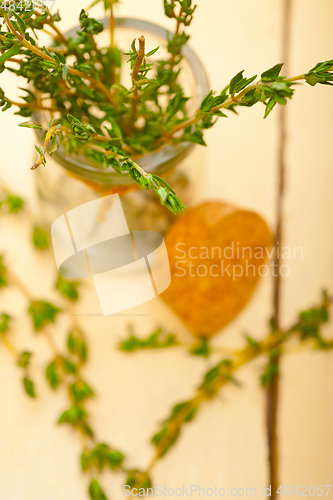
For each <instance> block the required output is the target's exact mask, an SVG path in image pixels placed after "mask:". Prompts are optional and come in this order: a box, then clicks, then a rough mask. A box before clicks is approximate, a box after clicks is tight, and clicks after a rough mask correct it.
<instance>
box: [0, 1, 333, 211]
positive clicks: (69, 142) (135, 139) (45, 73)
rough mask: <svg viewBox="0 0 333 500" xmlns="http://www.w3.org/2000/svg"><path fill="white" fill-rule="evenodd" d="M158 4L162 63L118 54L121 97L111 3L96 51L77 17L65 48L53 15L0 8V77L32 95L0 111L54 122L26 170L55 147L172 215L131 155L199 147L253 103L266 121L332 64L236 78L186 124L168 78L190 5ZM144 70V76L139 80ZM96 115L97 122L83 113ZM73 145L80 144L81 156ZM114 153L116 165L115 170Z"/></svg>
mask: <svg viewBox="0 0 333 500" xmlns="http://www.w3.org/2000/svg"><path fill="white" fill-rule="evenodd" d="M99 1H101V0H97V1H96V2H94V3H93V4H92V5H96V4H97V3H99ZM163 1H164V10H165V14H166V16H167V17H168V18H170V19H174V20H175V22H176V30H175V33H174V35H173V37H172V38H171V39H169V40H168V42H167V50H168V53H169V54H168V57H167V58H166V59H164V60H161V59H160V60H157V61H155V62H152V63H149V64H148V63H147V61H146V60H147V58H148V57H152V56H154V55H155V54H156V53H157V49H158V48H155V49H153V50H151V51H150V52H148V53H146V51H145V39H144V37H143V36H141V37H139V47H138V48H137V46H136V43H135V41H134V42H133V44H132V47H131V51H130V52H127V53H126V52H125V55H128V56H129V60H128V62H129V63H130V71H131V77H132V86H131V88H126V87H125V86H124V85H122V84H121V83H119V68H120V67H121V65H122V60H121V52H120V50H119V48H117V47H116V46H115V43H114V26H115V22H114V4H115V3H117V2H116V1H115V0H103V2H102V3H103V6H104V9H105V11H106V12H107V13H108V15H109V16H110V42H111V43H110V46H109V47H104V48H99V47H98V39H97V37H98V34H99V33H101V32H102V31H103V25H102V24H101V23H100V22H99V21H97V20H96V19H94V18H93V17H91V16H90V15H89V14H88V13H87V12H86V11H85V10H84V9H82V10H81V12H80V14H79V23H80V28H81V29H80V31H78V33H77V37H76V38H70V39H67V38H66V37H65V35H63V33H62V32H61V30H60V29H59V28H58V26H57V24H58V22H59V21H60V20H61V18H60V16H59V14H55V15H52V14H51V13H50V11H49V10H48V9H47V8H46V10H44V9H43V11H38V10H36V9H35V8H34V6H33V3H32V4H30V6H27V8H25V10H24V11H23V10H22V5H21V4H22V2H19V1H18V0H12V1H11V3H10V6H9V4H8V6H7V4H2V6H1V8H0V18H1V17H2V18H3V20H4V22H5V25H6V26H7V31H6V30H1V31H0V51H1V55H0V71H4V70H8V71H11V72H13V73H15V74H16V75H17V76H20V77H23V78H25V79H26V80H27V82H30V83H31V84H32V87H33V89H34V90H33V91H32V90H31V89H23V90H24V91H25V93H26V95H25V96H23V98H22V99H23V102H22V103H20V102H16V101H12V100H11V99H9V98H8V97H7V96H6V95H5V92H4V91H3V90H2V89H0V106H1V107H2V109H3V110H7V109H9V108H10V107H11V106H13V105H14V106H17V107H18V108H19V109H18V111H17V112H16V113H17V114H19V115H21V116H24V117H30V116H31V115H32V113H33V112H35V111H36V110H42V111H43V110H48V111H49V112H50V113H51V115H52V116H53V118H54V119H55V122H53V123H54V124H53V125H49V127H48V129H47V131H46V135H45V136H44V138H43V139H42V140H43V141H44V142H43V144H42V146H36V149H37V151H38V153H39V158H38V160H37V162H36V163H35V164H34V165H33V167H32V169H35V168H37V167H39V166H41V165H45V163H46V153H47V148H48V147H50V151H49V152H50V153H52V152H55V151H56V150H57V149H58V147H59V145H60V143H62V144H63V146H64V148H65V150H66V152H67V153H70V154H78V153H83V154H85V155H86V156H87V157H88V158H89V159H90V160H93V161H94V162H95V163H96V164H98V165H99V166H100V167H101V168H103V167H104V168H105V167H109V166H111V167H112V168H114V170H115V171H116V173H118V174H119V175H124V173H125V172H126V173H127V175H129V176H130V177H132V179H133V180H135V182H137V184H138V185H139V186H140V187H141V188H143V189H147V188H148V189H149V188H152V189H154V191H156V192H157V194H158V195H159V196H160V199H161V202H162V204H163V202H164V201H165V203H164V204H165V206H166V207H167V208H168V209H170V210H171V211H173V212H175V213H182V210H183V208H185V207H184V206H183V205H182V204H181V202H180V201H179V200H178V199H177V198H176V197H175V193H174V191H173V190H172V188H170V186H168V185H166V184H165V182H162V181H161V179H157V178H154V179H153V178H152V177H150V176H149V175H148V174H143V173H142V172H140V170H139V168H137V165H136V164H135V163H133V162H134V157H135V156H136V155H146V154H149V153H150V152H151V151H154V150H155V149H159V148H160V147H161V146H163V145H164V144H167V143H169V142H174V143H179V142H192V143H195V144H200V145H205V144H206V143H205V140H204V135H203V133H204V131H205V129H208V128H210V127H212V126H213V125H214V124H215V123H216V121H217V120H218V118H220V117H226V116H227V115H226V114H225V113H223V112H222V110H229V111H234V112H236V109H237V107H238V106H243V107H251V106H253V105H254V104H256V103H258V102H262V103H263V104H264V105H265V108H266V109H265V118H266V117H267V116H268V115H269V114H270V112H271V111H272V109H273V108H274V107H275V105H276V104H281V105H285V104H286V102H287V100H288V99H291V98H292V96H293V93H294V90H295V89H294V86H295V84H296V83H297V82H298V81H302V80H303V81H305V82H306V83H308V84H309V85H311V86H314V85H315V84H317V83H320V84H325V85H331V84H332V81H333V72H332V69H333V60H331V61H325V62H322V63H318V64H317V65H316V66H315V67H314V68H312V69H311V70H310V71H309V72H307V73H305V74H303V75H299V76H298V77H294V78H287V77H284V76H280V72H281V68H282V64H277V65H276V66H274V67H273V68H271V69H269V70H267V71H265V72H264V73H262V75H261V78H260V80H259V81H257V83H253V82H254V80H255V79H256V77H251V78H245V77H244V76H243V71H241V72H239V73H238V74H237V75H235V76H234V77H233V78H232V79H231V81H230V83H229V85H228V86H227V87H225V88H224V89H223V91H222V92H221V93H220V94H215V93H214V92H213V91H211V92H209V94H208V95H207V96H206V97H205V99H204V100H203V102H202V103H201V106H200V109H199V110H198V111H197V112H196V113H195V114H194V115H193V116H189V115H188V111H187V101H188V99H189V97H187V96H186V95H185V94H184V90H183V89H182V87H181V85H180V84H179V81H178V80H179V78H178V77H179V74H180V72H181V64H180V63H181V60H182V48H183V46H184V45H185V44H186V43H187V41H188V39H189V36H188V35H187V33H186V31H185V30H184V28H186V27H188V26H189V25H190V24H191V22H192V20H193V16H194V14H195V12H196V5H195V4H194V3H193V2H192V0H163ZM45 27H48V28H49V29H51V30H52V35H53V44H52V45H51V46H50V47H49V48H48V49H47V48H46V47H40V46H39V45H38V31H39V30H45ZM68 58H71V63H70V64H69V63H68ZM73 60H74V62H72V61H73ZM153 67H154V72H153V73H152V72H151V73H150V76H149V78H148V72H150V70H152V69H153ZM65 103H66V105H65ZM96 108H97V109H98V110H99V111H100V113H98V114H99V115H100V117H98V116H97V115H96V113H95V112H93V109H96ZM106 124H109V127H107V126H106ZM36 125H38V124H36ZM79 128H81V129H82V134H81V135H80V134H79V133H78V129H79ZM74 129H75V131H74ZM106 134H107V135H109V136H110V144H109V145H108V147H105V148H104V149H105V150H106V151H103V150H102V149H101V148H102V147H103V145H101V142H105V139H107V136H106ZM87 135H88V137H86V136H87ZM102 137H103V139H101V138H102ZM83 138H86V141H85V142H86V144H85V147H83V148H82V144H80V143H82V142H83ZM112 141H113V144H112V145H111V142H112ZM116 143H117V146H116ZM50 144H51V146H49V145H50ZM88 146H89V147H88ZM111 153H114V154H113V155H112V154H111ZM117 154H118V155H120V157H122V159H121V161H124V163H123V165H120V166H119V157H118V158H117V157H116V155H117ZM122 167H124V168H122ZM166 196H167V198H166ZM172 200H173V201H172Z"/></svg>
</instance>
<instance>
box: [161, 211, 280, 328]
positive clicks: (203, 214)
mask: <svg viewBox="0 0 333 500" xmlns="http://www.w3.org/2000/svg"><path fill="white" fill-rule="evenodd" d="M165 241H166V246H167V249H168V254H169V260H170V267H171V276H172V282H171V285H170V287H169V288H168V289H167V290H166V291H165V292H164V293H163V294H162V299H163V300H164V301H165V302H166V304H168V305H169V307H170V308H171V309H172V310H173V311H174V312H175V313H176V314H177V315H178V316H179V317H180V318H181V319H182V321H183V322H184V323H185V324H186V326H187V327H188V328H189V329H190V330H191V331H192V332H193V333H194V334H195V335H197V336H204V337H210V336H212V335H214V334H216V333H217V332H218V331H219V330H221V329H222V328H223V327H224V326H226V325H227V324H228V323H229V322H230V321H231V320H232V319H234V318H235V316H237V314H239V313H240V311H241V310H242V309H243V308H244V307H245V305H246V304H247V302H248V301H249V299H250V297H251V295H252V293H253V291H254V289H255V287H256V285H257V283H258V280H259V277H260V276H259V273H258V269H259V268H260V266H262V265H263V264H264V263H265V261H266V259H267V250H269V249H270V248H271V246H272V243H273V238H272V234H271V232H270V230H269V228H268V226H267V224H266V222H265V221H264V220H263V219H262V218H261V217H260V216H259V215H258V214H256V213H254V212H250V211H246V210H240V209H237V208H235V207H232V206H230V205H228V204H226V203H221V202H216V201H212V202H208V203H204V204H202V205H199V206H198V207H195V208H193V209H191V210H189V211H188V212H187V213H186V214H185V215H184V216H183V217H180V218H178V219H177V221H176V222H175V223H174V224H173V226H172V227H171V229H170V230H169V231H168V233H167V234H166V237H165ZM179 243H181V244H182V245H179V247H178V248H179V250H177V247H176V245H177V244H179ZM184 244H185V245H184ZM191 248H192V251H191V252H190V255H189V253H188V252H189V250H190V249H191ZM200 248H201V249H202V250H201V251H200ZM237 249H238V252H237ZM255 249H256V250H255ZM261 249H262V252H263V255H262V256H261V253H262V252H261ZM184 252H186V256H184V257H183V258H181V257H182V256H183V255H184ZM220 257H221V258H220ZM177 265H178V268H177V267H176V266H177ZM189 265H191V266H192V268H191V270H190V268H189ZM246 265H248V270H247V271H246ZM199 266H201V267H199ZM221 266H222V267H221ZM227 266H229V268H228V271H225V269H226V267H227ZM234 266H237V267H236V268H234ZM250 266H254V268H253V267H250ZM198 268H199V269H198ZM234 269H235V274H241V273H242V274H243V275H242V276H238V277H234V276H233V272H234ZM223 270H224V274H223V276H222V272H223ZM185 271H186V275H185V276H183V274H184V272H185ZM206 271H207V274H206V275H205V276H204V273H205V272H206ZM261 271H262V274H264V272H263V268H261ZM265 272H266V271H265ZM190 273H191V274H192V276H191V275H190ZM212 274H216V275H218V276H212ZM229 274H230V276H229ZM199 275H201V276H199Z"/></svg>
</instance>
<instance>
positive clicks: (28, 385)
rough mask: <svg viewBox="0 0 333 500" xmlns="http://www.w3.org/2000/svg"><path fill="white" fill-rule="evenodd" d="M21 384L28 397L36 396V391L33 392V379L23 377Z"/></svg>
mask: <svg viewBox="0 0 333 500" xmlns="http://www.w3.org/2000/svg"><path fill="white" fill-rule="evenodd" d="M23 386H24V390H25V392H26V393H27V395H28V396H29V397H30V398H33V399H34V398H35V397H36V393H35V386H34V383H33V381H32V380H30V379H29V378H28V377H24V379H23Z"/></svg>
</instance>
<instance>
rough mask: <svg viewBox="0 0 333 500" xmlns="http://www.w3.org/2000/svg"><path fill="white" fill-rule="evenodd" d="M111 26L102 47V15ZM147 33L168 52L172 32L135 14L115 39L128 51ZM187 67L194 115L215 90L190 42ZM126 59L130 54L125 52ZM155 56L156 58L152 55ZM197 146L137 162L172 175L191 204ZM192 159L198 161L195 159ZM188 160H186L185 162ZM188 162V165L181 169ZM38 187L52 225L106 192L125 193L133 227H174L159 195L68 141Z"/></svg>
mask: <svg viewBox="0 0 333 500" xmlns="http://www.w3.org/2000/svg"><path fill="white" fill-rule="evenodd" d="M100 22H102V23H103V25H104V27H105V28H106V29H105V30H104V31H103V32H102V33H101V34H100V35H98V36H97V38H96V39H97V42H98V43H99V44H100V46H102V45H103V38H104V45H105V46H106V45H107V41H108V39H109V31H108V29H107V28H108V26H109V20H108V19H102V20H100ZM78 29H79V27H75V28H73V29H72V30H70V31H68V32H67V33H66V37H67V38H69V37H75V36H76V31H77V30H78ZM142 34H143V35H145V37H146V44H147V51H148V50H151V49H152V48H154V47H156V46H157V45H159V46H160V49H159V51H158V58H163V57H166V56H167V50H166V47H167V40H168V38H170V37H171V36H172V34H171V33H170V32H169V31H167V30H166V29H164V28H162V27H160V26H158V25H156V24H153V23H150V22H148V21H142V20H138V19H131V18H117V19H116V29H115V40H116V44H117V46H118V47H119V48H120V49H121V50H122V51H128V48H129V47H130V46H131V43H132V41H133V39H134V38H138V37H139V36H141V35H142ZM182 55H183V59H182V62H181V67H182V71H181V74H180V82H181V85H182V86H183V88H184V90H185V95H187V96H190V97H191V99H190V101H189V108H188V112H189V114H191V113H195V112H196V110H197V109H198V108H199V107H200V103H201V102H202V100H203V98H204V97H205V96H206V95H207V93H208V92H209V83H208V79H207V76H206V73H205V70H204V68H203V66H202V64H201V62H200V60H199V59H198V57H197V56H196V54H195V53H194V52H193V50H192V49H191V48H190V47H188V46H185V47H184V48H183V52H182ZM124 57H125V58H126V56H124ZM152 59H153V58H152ZM128 79H130V71H129V68H128V64H123V65H122V69H121V75H120V80H121V82H122V83H124V84H125V85H126V84H127V83H129V86H130V82H129V81H128V82H127V81H126V80H128ZM33 119H34V120H35V121H37V122H38V123H41V125H42V126H44V127H47V124H48V122H49V121H50V119H51V117H50V115H49V114H48V113H46V112H38V113H35V115H34V116H33ZM194 147H195V146H194V144H191V143H188V142H185V143H182V144H168V145H166V146H164V147H162V148H160V149H159V150H156V151H153V152H151V153H148V154H145V155H143V156H142V157H141V158H139V159H138V160H136V161H137V163H138V164H139V165H140V166H141V167H142V168H143V169H144V170H145V171H146V172H149V173H155V174H157V175H159V176H163V177H168V182H170V184H171V185H172V186H173V188H174V189H175V190H176V192H177V194H179V197H180V199H182V201H184V202H185V204H186V203H187V200H188V199H189V196H190V182H189V175H188V174H187V173H186V170H187V169H188V168H186V164H187V166H188V167H189V166H190V165H191V168H192V166H193V153H192V154H191V152H192V151H193V149H194ZM191 157H192V159H191ZM185 159H186V161H184V160H185ZM180 163H183V165H184V167H185V168H184V169H182V170H179V171H178V170H177V171H175V168H176V167H177V166H178V165H179V164H180ZM34 174H35V182H36V189H37V194H38V198H39V203H40V205H41V207H40V213H41V214H42V215H43V217H44V219H45V223H46V224H47V225H48V226H49V225H51V224H52V223H53V221H54V220H55V219H56V218H57V217H59V216H60V215H62V214H63V213H64V212H66V211H68V210H71V209H72V208H74V207H76V206H78V205H81V204H83V203H86V202H88V201H91V200H93V199H96V198H97V197H100V196H106V195H108V194H113V193H119V195H122V198H121V200H122V205H123V208H124V211H125V215H126V218H127V221H128V224H129V227H130V228H132V230H149V229H151V230H152V229H154V230H155V231H158V232H161V233H164V232H165V231H166V229H167V228H168V226H169V225H170V223H171V221H172V219H173V215H172V214H171V212H169V210H167V209H165V207H161V205H160V201H159V198H158V196H157V195H156V194H155V193H154V192H151V190H150V191H142V190H141V189H138V187H137V185H136V184H135V183H134V181H133V180H132V179H130V178H129V177H127V176H120V175H118V174H117V173H116V172H115V171H114V170H113V169H112V168H111V167H110V168H108V169H104V168H103V169H102V168H100V167H98V166H96V165H94V164H93V162H92V161H90V160H89V159H88V158H86V157H85V156H83V155H73V156H69V155H68V154H66V152H65V150H64V148H63V146H62V145H60V148H59V150H58V151H57V152H56V153H54V154H53V156H52V158H50V157H48V159H47V166H46V168H43V167H39V168H38V169H37V170H36V171H35V172H34Z"/></svg>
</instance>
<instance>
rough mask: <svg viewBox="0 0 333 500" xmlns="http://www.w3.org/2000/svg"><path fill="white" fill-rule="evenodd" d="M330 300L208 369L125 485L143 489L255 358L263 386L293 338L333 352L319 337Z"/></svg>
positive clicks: (329, 342) (332, 346) (331, 344)
mask: <svg viewBox="0 0 333 500" xmlns="http://www.w3.org/2000/svg"><path fill="white" fill-rule="evenodd" d="M332 302H333V300H332V297H329V296H328V295H327V293H326V292H325V293H324V294H323V299H322V302H321V304H320V305H319V306H317V307H313V308H311V309H308V310H306V311H303V312H301V313H300V314H299V317H298V320H297V322H296V323H295V324H294V325H292V326H291V327H290V328H288V329H286V330H284V331H277V330H274V329H273V331H271V332H270V333H269V334H268V336H267V337H266V338H265V339H264V340H261V341H259V340H255V339H254V338H252V337H249V336H247V337H246V341H247V345H246V347H245V348H244V349H241V350H236V351H235V352H234V353H233V354H232V355H230V356H228V357H226V358H223V359H222V360H221V361H220V362H219V363H217V364H216V365H215V366H213V367H212V368H210V369H209V370H208V371H207V372H206V373H205V375H204V377H203V380H202V382H201V384H200V386H199V387H198V389H197V391H196V394H195V395H194V396H193V397H192V398H191V399H189V400H187V401H182V402H180V403H177V404H176V405H175V406H174V407H173V408H172V411H171V414H170V415H169V417H168V418H167V419H166V420H165V421H164V422H163V423H162V428H161V429H160V430H159V431H158V432H157V433H156V434H154V435H153V437H152V438H151V442H152V443H153V445H154V446H155V448H156V452H155V454H154V457H153V459H152V460H151V462H150V465H149V467H148V469H147V470H146V471H143V472H142V471H141V472H136V474H133V475H132V476H131V477H130V478H129V479H128V482H127V483H126V484H129V485H130V486H131V487H134V486H135V487H137V488H143V487H144V486H142V478H144V480H147V478H148V477H149V474H150V472H151V470H152V468H153V466H154V465H155V463H156V462H157V461H158V460H159V459H160V458H162V457H163V456H164V455H165V454H166V453H167V452H168V451H169V450H170V448H171V447H172V446H173V445H174V444H175V443H176V442H177V440H178V438H179V436H180V433H181V430H182V428H183V426H184V425H185V424H187V423H189V422H191V421H192V420H193V419H194V417H195V416H196V414H197V412H198V410H199V409H200V407H201V405H202V404H203V403H204V402H207V401H210V400H212V399H214V398H215V397H216V396H217V394H218V393H219V391H220V389H221V388H222V387H224V386H225V385H226V384H229V383H234V384H236V385H240V384H239V382H238V380H237V379H235V373H236V372H237V370H238V369H239V368H241V367H242V366H244V365H245V364H247V363H249V362H251V361H252V360H254V359H256V358H257V357H259V356H263V355H264V356H268V357H269V359H270V362H269V363H268V365H267V368H265V370H264V372H263V374H262V375H261V383H262V385H263V386H266V385H267V384H268V383H269V380H270V378H271V377H272V375H273V372H274V364H272V359H274V357H275V355H276V352H277V351H278V352H279V353H281V354H283V352H284V349H285V344H286V343H288V341H289V340H291V339H293V338H295V339H297V340H299V342H301V343H303V342H308V341H311V342H312V347H313V348H314V349H321V350H331V349H333V339H330V340H326V339H325V338H324V337H323V336H322V333H321V328H322V326H323V325H324V324H325V323H327V322H328V321H329V308H330V306H331V304H332Z"/></svg>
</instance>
